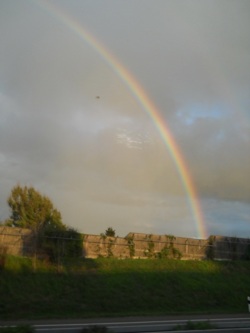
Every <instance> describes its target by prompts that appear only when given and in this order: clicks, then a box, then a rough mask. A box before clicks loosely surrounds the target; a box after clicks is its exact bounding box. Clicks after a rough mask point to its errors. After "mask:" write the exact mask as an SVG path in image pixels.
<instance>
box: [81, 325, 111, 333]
mask: <svg viewBox="0 0 250 333" xmlns="http://www.w3.org/2000/svg"><path fill="white" fill-rule="evenodd" d="M108 332H111V331H109V330H108V329H107V327H106V326H100V325H95V326H91V327H88V328H83V329H82V330H81V333H108Z"/></svg>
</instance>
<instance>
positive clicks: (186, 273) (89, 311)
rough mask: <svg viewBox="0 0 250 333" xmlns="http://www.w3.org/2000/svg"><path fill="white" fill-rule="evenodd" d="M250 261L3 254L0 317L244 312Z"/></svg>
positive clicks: (0, 276)
mask: <svg viewBox="0 0 250 333" xmlns="http://www.w3.org/2000/svg"><path fill="white" fill-rule="evenodd" d="M248 295H249V296H250V262H213V261H177V260H161V259H155V260H150V259H148V260H142V259H141V260H129V259H127V260H118V259H97V260H83V261H82V263H81V265H79V263H78V264H77V265H76V266H75V267H73V266H72V267H71V269H70V270H69V269H67V270H66V269H65V268H62V269H61V271H60V273H58V272H57V270H56V268H55V267H52V266H50V267H49V266H48V265H45V264H42V263H39V264H38V265H37V269H36V272H34V271H33V268H32V261H31V259H27V258H17V257H8V258H7V261H6V264H5V268H4V269H3V270H2V271H1V272H0V319H21V318H23V319H25V318H32V319H35V318H70V317H71V318H77V317H78V318H80V317H82V318H83V317H98V316H124V315H167V314H181V313H186V314H187V313H225V312H230V313H232V312H234V313H239V312H242V313H244V312H247V296H248Z"/></svg>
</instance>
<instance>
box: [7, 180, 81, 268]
mask: <svg viewBox="0 0 250 333" xmlns="http://www.w3.org/2000/svg"><path fill="white" fill-rule="evenodd" d="M7 202H8V205H9V207H10V210H11V215H10V218H9V219H8V220H7V221H6V223H5V225H8V226H11V227H19V228H27V229H30V230H31V231H32V236H33V249H32V251H33V253H34V255H35V256H36V255H37V254H38V255H41V256H43V255H46V256H47V257H48V258H49V259H50V260H51V261H52V262H59V261H60V260H61V258H63V257H80V256H82V255H83V238H82V235H81V234H80V233H79V232H78V231H77V230H75V229H73V228H70V227H68V226H66V225H65V224H63V223H62V217H61V214H60V212H59V211H58V210H57V209H56V208H54V206H53V204H52V202H51V200H50V199H49V198H48V197H47V196H44V195H42V194H41V193H39V192H38V191H37V190H35V189H34V188H33V187H27V186H25V187H21V186H20V185H17V186H15V187H14V188H13V189H12V191H11V194H10V196H9V198H8V200H7Z"/></svg>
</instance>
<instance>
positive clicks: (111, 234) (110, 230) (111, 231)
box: [105, 227, 115, 237]
mask: <svg viewBox="0 0 250 333" xmlns="http://www.w3.org/2000/svg"><path fill="white" fill-rule="evenodd" d="M105 236H108V237H115V230H114V229H113V228H111V227H109V228H108V229H107V230H106V231H105Z"/></svg>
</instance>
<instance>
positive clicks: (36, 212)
mask: <svg viewBox="0 0 250 333" xmlns="http://www.w3.org/2000/svg"><path fill="white" fill-rule="evenodd" d="M7 202H8V205H9V207H10V209H11V216H10V219H9V220H8V222H7V223H6V224H7V225H9V226H12V227H20V228H28V229H32V230H33V231H35V230H37V231H38V230H41V229H46V230H50V231H54V230H55V231H56V230H57V229H60V230H62V229H66V228H65V226H64V224H63V223H62V217H61V214H60V212H59V211H58V210H57V209H55V208H54V207H53V204H52V202H51V200H50V199H49V198H48V197H47V196H44V195H42V194H40V193H39V192H38V191H37V190H35V189H34V188H33V187H27V186H25V187H21V186H20V185H17V186H15V187H14V188H13V189H12V191H11V194H10V196H9V198H8V201H7Z"/></svg>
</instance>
